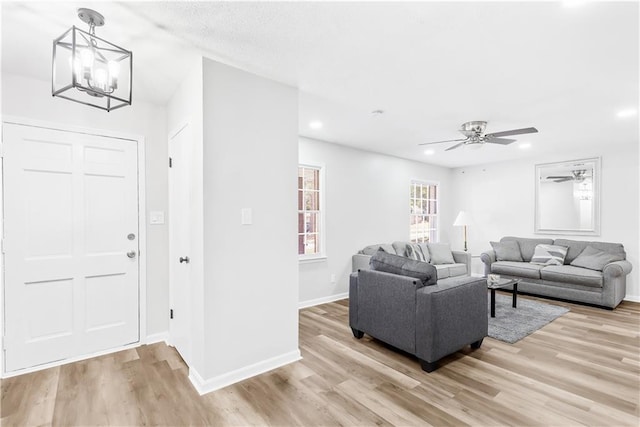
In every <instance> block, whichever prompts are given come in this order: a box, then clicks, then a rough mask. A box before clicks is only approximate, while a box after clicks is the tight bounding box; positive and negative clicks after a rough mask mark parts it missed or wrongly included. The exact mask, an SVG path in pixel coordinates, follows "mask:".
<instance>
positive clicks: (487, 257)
mask: <svg viewBox="0 0 640 427" xmlns="http://www.w3.org/2000/svg"><path fill="white" fill-rule="evenodd" d="M480 260H481V261H482V263H483V264H484V277H487V275H489V274H491V264H493V263H494V262H496V251H494V250H493V249H489V250H488V251H485V252H482V253H481V254H480Z"/></svg>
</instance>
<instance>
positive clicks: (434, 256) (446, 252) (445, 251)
mask: <svg viewBox="0 0 640 427" xmlns="http://www.w3.org/2000/svg"><path fill="white" fill-rule="evenodd" d="M427 247H428V248H429V256H430V257H431V264H433V265H439V264H455V261H454V259H453V254H452V253H451V246H449V244H448V243H427Z"/></svg>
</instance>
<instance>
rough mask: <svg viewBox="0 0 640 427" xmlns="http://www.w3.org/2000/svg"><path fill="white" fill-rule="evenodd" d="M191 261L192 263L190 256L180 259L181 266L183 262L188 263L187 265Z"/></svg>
mask: <svg viewBox="0 0 640 427" xmlns="http://www.w3.org/2000/svg"><path fill="white" fill-rule="evenodd" d="M189 261H190V260H189V257H188V256H186V257H184V258H182V257H180V264H182V263H183V262H186V263H187V264H189Z"/></svg>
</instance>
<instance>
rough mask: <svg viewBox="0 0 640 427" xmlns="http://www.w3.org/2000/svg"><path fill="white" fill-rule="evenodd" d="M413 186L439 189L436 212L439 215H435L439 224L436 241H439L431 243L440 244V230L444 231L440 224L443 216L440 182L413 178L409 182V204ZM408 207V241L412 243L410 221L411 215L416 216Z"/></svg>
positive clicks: (408, 205)
mask: <svg viewBox="0 0 640 427" xmlns="http://www.w3.org/2000/svg"><path fill="white" fill-rule="evenodd" d="M413 184H421V185H435V186H436V187H437V189H438V190H437V192H438V195H437V197H436V212H437V213H436V214H435V217H436V224H437V227H436V240H437V241H436V242H431V243H439V242H440V230H441V229H442V226H441V222H440V219H441V215H440V204H441V203H440V190H441V187H440V181H434V180H428V179H422V178H411V180H410V182H409V193H408V194H407V201H409V202H411V185H413ZM407 207H408V209H409V234H408V239H407V241H411V222H410V221H411V215H414V214H413V213H412V212H411V208H410V204H409V203H407Z"/></svg>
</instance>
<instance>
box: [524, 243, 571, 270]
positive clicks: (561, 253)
mask: <svg viewBox="0 0 640 427" xmlns="http://www.w3.org/2000/svg"><path fill="white" fill-rule="evenodd" d="M568 250H569V248H567V247H566V246H558V245H543V244H540V245H537V246H536V248H535V250H534V251H533V257H531V264H538V265H563V264H564V258H565V257H566V256H567V251H568Z"/></svg>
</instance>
